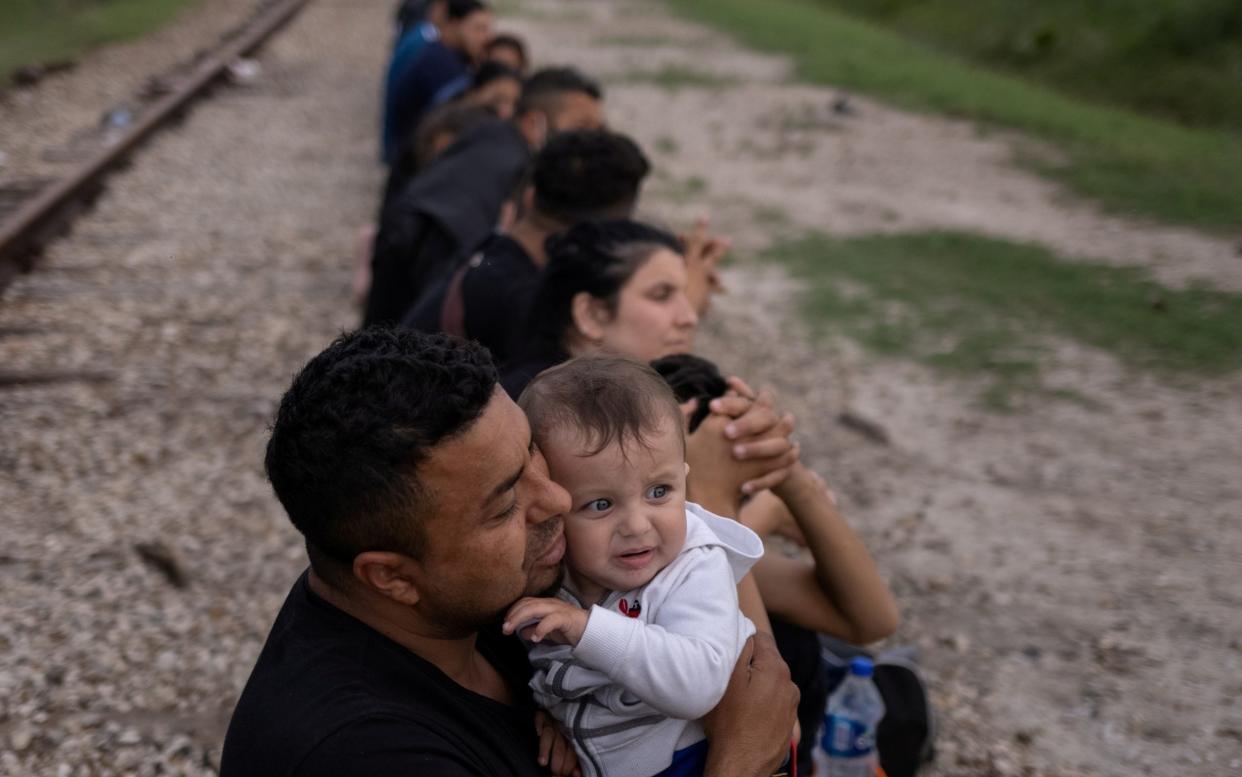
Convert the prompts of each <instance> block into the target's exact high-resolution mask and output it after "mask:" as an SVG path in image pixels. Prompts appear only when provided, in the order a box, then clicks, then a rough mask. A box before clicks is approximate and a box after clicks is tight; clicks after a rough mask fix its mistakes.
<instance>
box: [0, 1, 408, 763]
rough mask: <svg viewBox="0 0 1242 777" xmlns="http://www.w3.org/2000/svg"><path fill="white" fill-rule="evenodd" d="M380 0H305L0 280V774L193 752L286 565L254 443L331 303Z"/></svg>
mask: <svg viewBox="0 0 1242 777" xmlns="http://www.w3.org/2000/svg"><path fill="white" fill-rule="evenodd" d="M225 5H228V4H225ZM233 5H237V4H236V3H233ZM388 12H389V9H388V8H387V4H384V3H355V2H348V1H347V0H315V2H312V3H310V4H309V5H308V6H307V8H306V9H305V10H304V11H303V12H302V13H301V15H300V16H299V17H298V18H296V19H295V20H294V21H293V22H292V23H291V24H290V25H289V26H288V27H287V28H285V29H284V30H283V31H282V32H280V33H278V34H277V36H276V37H275V38H273V39H272V40H271V41H269V43H268V44H267V46H266V47H265V48H264V49H263V50H262V51H261V52H260V54H258V55H257V56H258V58H259V60H260V62H261V65H262V71H261V73H260V75H259V76H258V78H257V79H256V80H255V81H254V82H253V83H250V84H248V85H246V86H225V87H221V88H219V89H218V90H217V91H216V92H215V93H214V94H213V95H212V96H211V97H209V98H208V99H207V100H205V101H203V102H201V103H198V104H197V105H196V107H194V108H193V109H192V110H191V113H190V115H189V116H188V118H187V119H186V120H185V122H184V123H183V124H181V125H179V126H177V127H174V128H172V129H169V130H166V131H164V132H163V133H162V134H161V135H160V136H158V137H157V138H156V139H155V140H154V141H153V142H152V143H151V144H150V145H149V146H148V147H146V148H144V149H143V150H141V151H140V152H139V153H138V154H136V156H135V158H134V162H133V165H132V167H131V169H129V170H128V171H125V172H123V173H120V174H118V175H116V176H115V177H114V178H113V179H112V181H111V183H110V185H109V189H108V191H107V193H106V194H105V195H104V196H103V197H102V198H101V200H100V201H99V203H98V206H97V208H96V209H95V211H94V212H93V213H91V214H89V215H87V216H86V217H84V218H82V219H81V220H79V221H78V222H77V224H76V225H75V228H74V230H73V233H72V235H71V236H69V237H68V238H66V239H63V240H61V241H59V242H57V243H55V244H54V245H53V246H52V248H51V250H50V251H49V253H48V256H47V257H46V258H45V259H44V260H43V262H42V264H41V266H40V267H39V269H38V270H37V271H36V272H35V273H34V274H32V275H29V276H24V277H21V278H19V279H18V280H17V281H16V282H15V283H14V285H13V286H12V287H11V288H10V289H9V290H8V291H7V292H6V294H5V297H4V299H3V300H2V301H0V364H2V365H3V373H4V374H5V376H7V379H8V385H4V386H0V424H2V426H3V429H4V434H3V435H2V436H0V505H3V508H0V509H2V510H3V514H4V517H3V524H2V526H3V528H2V529H0V531H2V532H3V542H2V543H0V591H3V594H0V655H2V656H3V660H2V661H0V774H5V775H10V774H11V775H42V774H48V775H58V776H60V775H66V776H68V775H114V774H115V775H120V774H133V775H149V774H187V775H197V774H214V773H215V767H216V763H217V760H218V757H219V755H218V752H219V745H220V741H221V738H222V735H223V730H224V726H225V724H226V723H227V719H228V715H229V713H230V712H231V710H232V705H233V704H234V702H235V700H236V695H237V693H238V691H239V690H240V688H241V685H242V683H243V682H244V680H245V678H246V676H247V675H248V673H249V671H250V668H251V666H252V665H253V662H254V658H255V656H256V655H257V653H258V649H259V647H260V645H261V644H262V640H263V639H264V638H265V636H266V634H267V630H268V628H269V627H270V625H271V618H272V616H273V614H274V613H275V611H276V609H277V608H278V607H279V605H280V602H281V600H282V598H283V596H284V595H285V593H286V592H287V591H288V588H289V585H290V584H291V582H292V581H293V580H294V579H295V577H296V576H297V574H298V573H299V572H300V571H301V569H302V568H303V566H304V564H305V560H304V554H303V551H302V549H301V547H300V545H299V543H298V538H297V535H296V533H295V532H294V531H293V529H292V527H291V526H290V525H289V524H288V522H287V520H286V519H285V518H284V515H283V512H282V511H281V510H280V507H279V505H278V504H277V503H276V501H275V499H274V498H273V497H272V495H271V491H270V488H269V486H268V485H267V483H266V481H265V479H264V477H263V473H262V453H263V445H264V443H265V442H266V437H267V432H266V428H267V425H268V423H269V421H270V417H271V415H272V412H273V410H274V407H275V403H276V401H277V400H278V399H279V397H280V394H281V392H282V391H283V390H284V388H286V387H287V385H288V382H289V379H290V377H291V376H292V373H293V372H294V371H295V370H296V369H297V368H298V367H299V366H300V365H301V364H302V363H303V362H304V361H305V360H306V359H307V358H309V356H311V355H312V354H314V353H315V352H317V351H318V350H320V349H321V348H322V347H323V346H324V345H325V344H326V343H327V342H328V341H329V340H330V339H331V338H332V337H333V336H334V335H335V334H336V333H338V332H339V331H341V330H342V329H344V328H347V327H349V326H352V325H353V323H354V321H355V314H354V312H353V311H352V310H350V309H349V306H348V302H347V300H348V294H349V278H350V272H351V267H350V264H351V261H352V258H351V257H352V252H353V250H354V244H355V236H356V234H357V231H358V228H359V226H360V225H362V224H364V223H365V222H366V221H367V220H368V218H369V217H370V215H371V211H372V209H373V207H374V202H375V196H376V191H377V189H378V186H379V183H380V180H379V174H378V170H377V165H376V161H375V160H376V153H377V151H376V144H377V140H376V137H377V136H376V129H375V113H376V110H377V108H376V101H375V94H376V91H377V86H376V84H377V82H378V78H379V73H380V71H381V68H382V65H383V61H382V59H383V56H384V54H385V51H386V48H387V45H388V40H387V31H388V19H387V14H388ZM31 377H41V382H37V383H27V382H23V381H24V380H28V379H30V378H31Z"/></svg>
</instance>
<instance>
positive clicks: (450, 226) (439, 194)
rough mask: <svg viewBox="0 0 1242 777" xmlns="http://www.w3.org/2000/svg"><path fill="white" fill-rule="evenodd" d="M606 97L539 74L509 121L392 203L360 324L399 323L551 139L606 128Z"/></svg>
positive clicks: (474, 239) (493, 217)
mask: <svg viewBox="0 0 1242 777" xmlns="http://www.w3.org/2000/svg"><path fill="white" fill-rule="evenodd" d="M601 94H602V93H601V92H600V90H599V87H598V86H597V85H596V84H595V83H594V82H593V81H591V80H589V79H587V78H586V77H585V76H582V75H581V74H580V73H577V71H573V70H567V69H564V68H559V69H555V70H551V71H540V72H539V73H536V74H535V75H533V76H531V78H530V79H528V81H527V83H526V85H525V86H524V87H523V91H522V99H521V101H520V102H519V104H518V108H517V112H516V113H515V114H514V117H513V120H512V121H509V122H505V121H501V120H499V119H497V120H494V121H491V122H486V123H484V124H481V125H479V126H476V127H474V128H472V129H471V130H469V131H467V132H465V133H463V134H462V135H461V137H459V138H458V139H457V141H456V142H454V143H453V145H451V146H450V147H449V148H448V149H446V150H445V151H444V152H443V154H441V155H440V156H439V157H438V158H437V159H436V160H435V161H434V162H432V163H431V164H430V165H428V166H427V167H426V168H425V169H422V170H420V171H419V173H418V174H417V175H416V176H415V177H414V178H413V179H412V180H411V181H409V183H408V184H406V185H405V186H404V188H403V189H401V191H400V193H399V194H397V195H395V196H393V197H392V198H391V199H390V200H389V204H388V205H387V207H386V208H385V209H384V210H383V212H382V213H381V214H380V225H379V231H378V233H377V235H376V238H375V247H374V251H373V255H372V259H371V278H372V280H371V287H370V289H369V293H368V295H367V304H366V308H365V311H364V313H363V324H364V325H367V326H369V325H372V324H395V323H398V322H399V321H401V319H402V318H403V317H404V316H405V314H406V313H407V312H408V311H409V309H410V307H411V306H412V305H413V304H414V302H415V301H416V300H417V299H418V298H419V297H420V296H421V295H422V294H423V293H424V292H425V291H426V290H427V284H428V283H429V282H430V281H431V280H433V279H435V278H437V277H440V276H441V275H444V274H446V273H445V270H446V268H448V267H450V266H452V263H453V260H454V259H455V258H458V257H465V256H468V255H469V254H470V253H471V252H473V251H474V250H475V249H476V248H477V247H478V246H479V245H480V244H481V243H482V242H483V241H484V240H485V239H486V238H487V237H488V236H489V235H490V234H491V233H492V231H493V230H494V229H495V227H496V225H497V223H498V221H499V220H500V215H501V210H502V207H503V206H504V204H505V203H506V202H507V201H508V200H509V199H510V197H511V196H512V193H513V190H514V188H515V187H516V185H517V184H518V182H519V181H520V179H521V176H522V174H523V172H524V171H525V169H526V167H527V165H528V164H529V162H530V156H531V153H532V151H536V150H538V149H539V148H540V147H542V146H543V144H544V142H545V141H546V139H547V137H548V136H549V134H555V133H557V132H563V131H568V130H572V129H595V128H598V127H600V126H602V124H603V114H602V109H601V107H600V104H599V102H600V95H601ZM583 125H587V126H583ZM392 188H393V187H391V186H390V187H389V189H390V190H392Z"/></svg>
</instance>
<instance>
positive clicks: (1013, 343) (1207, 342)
mask: <svg viewBox="0 0 1242 777" xmlns="http://www.w3.org/2000/svg"><path fill="white" fill-rule="evenodd" d="M764 258H765V259H771V260H777V261H780V262H783V263H784V264H785V265H786V266H787V267H788V268H789V269H790V270H791V272H793V274H794V275H795V276H797V277H799V278H800V279H802V280H803V281H804V282H805V288H806V292H805V297H804V298H803V303H804V305H805V309H806V312H807V313H808V314H809V316H810V318H811V320H812V322H814V324H815V325H816V326H817V327H823V329H824V331H827V332H832V333H839V334H844V335H847V336H849V337H851V338H853V339H855V340H857V341H858V342H860V343H861V344H863V345H864V346H865V347H867V348H869V349H871V350H873V351H875V352H878V353H881V354H885V355H888V356H897V357H905V358H911V359H914V360H917V361H919V362H922V363H924V364H928V365H931V366H933V367H935V368H939V369H942V370H945V371H949V372H953V373H958V374H963V375H969V376H982V377H983V379H984V384H985V387H984V394H983V399H984V401H985V403H986V404H989V405H991V406H994V407H1005V406H1007V405H1008V404H1009V402H1010V398H1011V397H1012V396H1013V395H1014V394H1015V393H1022V392H1025V391H1036V392H1038V391H1046V389H1045V388H1044V387H1043V386H1042V385H1041V383H1040V377H1039V376H1040V372H1041V369H1043V368H1044V367H1046V366H1048V365H1049V364H1050V363H1051V359H1052V351H1051V344H1052V343H1054V342H1056V341H1058V340H1070V341H1075V342H1078V343H1081V344H1084V345H1087V346H1090V347H1093V348H1098V349H1102V350H1104V351H1107V352H1109V353H1111V354H1113V355H1115V356H1116V357H1117V358H1118V359H1120V360H1121V361H1122V362H1123V363H1124V364H1127V365H1129V366H1132V367H1136V368H1140V369H1145V370H1152V371H1156V372H1158V373H1161V374H1165V375H1178V374H1193V375H1219V374H1223V373H1227V372H1230V371H1234V370H1237V369H1242V295H1236V294H1227V293H1224V292H1219V291H1213V290H1208V289H1201V288H1191V289H1184V290H1174V289H1169V288H1167V287H1165V286H1163V285H1161V284H1159V283H1157V282H1155V281H1153V280H1151V279H1150V278H1149V277H1148V276H1147V275H1146V274H1145V273H1143V272H1142V271H1139V270H1136V269H1132V268H1116V267H1103V266H1100V265H1098V264H1092V263H1090V262H1085V261H1084V262H1074V261H1065V260H1061V259H1058V258H1057V257H1055V256H1054V255H1053V254H1051V253H1050V252H1048V251H1047V250H1045V249H1043V248H1040V247H1037V246H1033V245H1028V244H1022V243H1013V242H1008V241H1004V240H997V239H993V238H985V237H980V236H977V235H969V234H962V233H955V232H924V233H909V234H895V235H876V236H866V237H857V238H848V239H835V238H829V237H825V236H822V235H811V236H809V237H805V238H802V239H798V240H795V241H791V242H787V243H782V244H780V245H777V246H776V247H774V248H772V249H770V250H769V251H767V252H765V253H764Z"/></svg>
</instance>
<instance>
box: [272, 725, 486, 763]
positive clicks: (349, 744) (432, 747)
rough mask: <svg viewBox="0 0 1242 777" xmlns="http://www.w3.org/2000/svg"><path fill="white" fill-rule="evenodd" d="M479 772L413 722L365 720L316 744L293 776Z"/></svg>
mask: <svg viewBox="0 0 1242 777" xmlns="http://www.w3.org/2000/svg"><path fill="white" fill-rule="evenodd" d="M484 773H485V769H484V767H483V766H482V765H481V764H479V763H477V762H476V761H475V759H474V758H473V757H472V756H471V754H470V753H468V752H464V751H463V750H462V749H461V747H460V746H454V744H453V743H452V742H451V741H450V740H449V738H448V737H446V736H444V735H442V734H440V733H438V732H437V731H435V730H434V729H432V728H429V727H427V726H425V725H422V724H420V723H418V722H415V721H409V720H399V719H393V718H369V719H365V720H360V721H356V722H354V723H351V724H349V725H348V726H346V727H345V728H342V729H341V730H339V731H337V732H336V733H335V734H333V735H332V736H330V737H328V738H327V739H325V740H323V741H322V742H320V743H319V744H318V745H317V746H316V747H315V749H314V750H312V751H311V752H310V753H309V754H308V755H307V756H306V758H305V759H304V760H303V761H302V763H301V764H299V765H298V767H297V769H295V770H294V771H293V775H294V777H344V776H346V775H347V776H348V777H422V776H423V775H425V776H426V777H463V776H464V775H482V774H484Z"/></svg>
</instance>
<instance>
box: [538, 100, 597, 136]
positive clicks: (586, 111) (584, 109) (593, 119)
mask: <svg viewBox="0 0 1242 777" xmlns="http://www.w3.org/2000/svg"><path fill="white" fill-rule="evenodd" d="M603 128H604V106H603V105H602V104H601V103H600V101H599V100H596V99H595V98H594V97H592V96H591V95H589V94H585V93H583V92H568V93H566V94H564V95H562V96H561V98H560V99H559V100H557V106H556V109H555V110H553V111H551V112H550V113H549V114H548V129H549V131H550V134H553V133H557V132H573V131H574V130H598V129H603Z"/></svg>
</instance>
